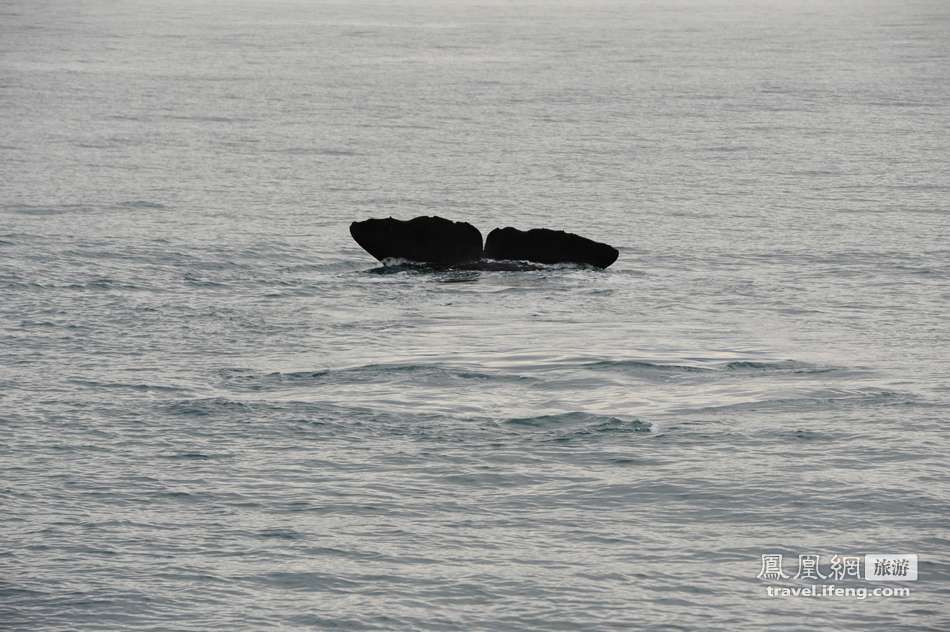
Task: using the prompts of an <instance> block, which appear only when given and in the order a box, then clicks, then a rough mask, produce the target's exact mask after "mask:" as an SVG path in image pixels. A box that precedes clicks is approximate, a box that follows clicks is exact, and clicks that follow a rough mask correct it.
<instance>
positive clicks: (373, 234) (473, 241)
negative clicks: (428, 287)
mask: <svg viewBox="0 0 950 632" xmlns="http://www.w3.org/2000/svg"><path fill="white" fill-rule="evenodd" d="M350 234H351V235H352V236H353V239H355V240H356V243H358V244H359V245H360V246H362V247H363V249H364V250H366V252H368V253H369V254H371V255H373V256H374V257H376V258H377V259H379V260H380V261H383V260H384V259H390V258H399V259H407V260H409V261H418V262H420V263H432V264H435V265H453V264H457V263H466V262H471V261H477V260H478V259H480V258H481V256H482V234H481V233H480V232H479V231H478V229H477V228H475V227H474V226H472V225H471V224H469V223H467V222H453V221H451V220H448V219H445V218H443V217H416V218H413V219H410V220H408V221H403V220H398V219H393V218H392V217H390V218H387V219H368V220H365V221H362V222H353V223H352V224H350Z"/></svg>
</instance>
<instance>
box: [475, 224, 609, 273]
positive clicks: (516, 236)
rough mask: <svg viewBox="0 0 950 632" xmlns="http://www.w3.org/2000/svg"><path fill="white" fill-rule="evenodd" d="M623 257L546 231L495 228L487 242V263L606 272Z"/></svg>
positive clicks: (591, 243) (571, 235)
mask: <svg viewBox="0 0 950 632" xmlns="http://www.w3.org/2000/svg"><path fill="white" fill-rule="evenodd" d="M619 254H620V253H619V252H617V249H616V248H614V247H613V246H608V245H607V244H602V243H600V242H599V241H593V240H591V239H587V238H586V237H581V236H580V235H575V234H574V233H566V232H564V231H563V230H550V229H547V228H533V229H531V230H518V229H517V228H511V227H508V228H496V229H495V230H493V231H492V232H490V233H488V238H487V239H485V252H484V256H485V257H486V258H488V259H502V260H508V259H514V260H518V261H534V262H535V263H587V264H590V265H592V266H597V267H598V268H606V267H607V266H609V265H610V264H612V263H613V262H614V261H616V260H617V256H618V255H619Z"/></svg>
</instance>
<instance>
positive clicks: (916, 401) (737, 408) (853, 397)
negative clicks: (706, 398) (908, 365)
mask: <svg viewBox="0 0 950 632" xmlns="http://www.w3.org/2000/svg"><path fill="white" fill-rule="evenodd" d="M928 405H930V404H929V403H928V402H925V401H924V400H922V399H921V398H920V397H919V396H918V395H916V394H914V393H908V392H898V391H889V390H882V389H872V388H868V389H851V390H849V389H834V390H827V391H818V392H815V393H813V394H805V395H801V396H798V397H778V398H773V399H762V400H754V401H748V402H739V403H735V404H726V405H722V406H704V407H701V408H691V409H681V410H677V411H674V412H676V413H678V414H695V413H711V414H716V415H722V414H730V413H748V412H788V411H793V412H799V411H809V410H828V409H840V408H877V407H882V406H928Z"/></svg>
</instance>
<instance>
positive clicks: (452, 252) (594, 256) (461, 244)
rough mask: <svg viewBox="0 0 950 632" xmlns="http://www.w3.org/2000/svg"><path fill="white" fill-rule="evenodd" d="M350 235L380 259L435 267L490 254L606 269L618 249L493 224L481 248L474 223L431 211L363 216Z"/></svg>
mask: <svg viewBox="0 0 950 632" xmlns="http://www.w3.org/2000/svg"><path fill="white" fill-rule="evenodd" d="M350 234H351V235H352V236H353V239H354V240H356V243H358V244H359V245H360V246H362V247H363V249H364V250H366V251H367V252H368V253H369V254H371V255H373V256H374V257H376V258H377V259H379V260H380V261H384V260H386V259H392V258H398V259H404V260H407V261H413V262H418V263H427V264H432V265H436V266H450V265H460V264H478V265H480V264H481V263H482V262H483V260H484V259H492V260H495V261H530V262H534V263H544V264H552V263H584V264H588V265H592V266H597V267H598V268H606V267H608V266H610V265H611V264H612V263H613V262H614V261H616V260H617V257H618V255H619V254H620V253H619V252H618V251H617V249H616V248H614V247H613V246H609V245H607V244H604V243H601V242H597V241H593V240H591V239H587V238H586V237H581V236H580V235H575V234H573V233H567V232H564V231H562V230H550V229H548V228H534V229H531V230H527V231H522V230H518V229H517V228H511V227H507V228H496V229H494V230H492V231H491V232H490V233H489V234H488V238H487V239H486V240H485V246H484V249H483V248H482V234H481V233H480V232H479V231H478V229H477V228H475V227H474V226H472V225H471V224H469V223H467V222H453V221H451V220H448V219H445V218H443V217H437V216H431V217H428V216H423V217H416V218H413V219H410V220H398V219H393V218H392V217H389V218H386V219H375V218H374V219H367V220H364V221H361V222H353V223H352V224H350ZM485 265H488V264H487V263H486V264H485Z"/></svg>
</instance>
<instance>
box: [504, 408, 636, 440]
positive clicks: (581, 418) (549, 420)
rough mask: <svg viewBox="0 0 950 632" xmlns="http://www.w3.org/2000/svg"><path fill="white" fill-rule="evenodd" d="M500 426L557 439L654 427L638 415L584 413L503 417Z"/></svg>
mask: <svg viewBox="0 0 950 632" xmlns="http://www.w3.org/2000/svg"><path fill="white" fill-rule="evenodd" d="M501 425H502V426H503V427H505V428H508V429H512V430H515V431H516V432H517V433H518V434H521V435H525V434H529V435H530V434H534V435H540V436H541V437H542V438H543V439H545V440H549V441H556V442H565V441H573V440H576V439H582V438H592V437H598V436H603V435H615V434H626V433H644V432H647V433H648V432H652V431H653V430H654V428H653V424H652V423H650V422H648V421H644V420H642V419H639V418H636V417H634V418H623V417H615V416H610V415H596V414H592V413H584V412H568V413H560V414H554V415H539V416H536V417H513V418H510V419H505V420H503V421H502V422H501Z"/></svg>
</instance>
